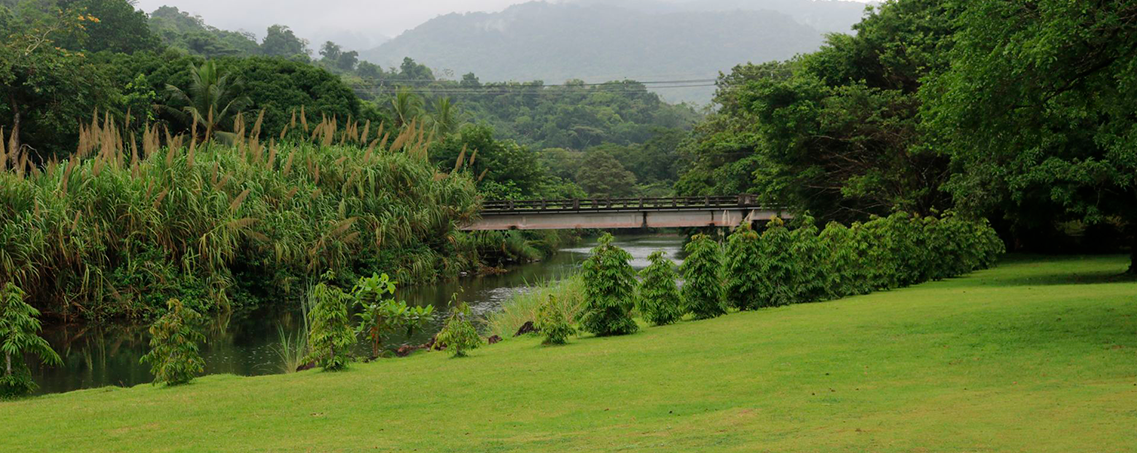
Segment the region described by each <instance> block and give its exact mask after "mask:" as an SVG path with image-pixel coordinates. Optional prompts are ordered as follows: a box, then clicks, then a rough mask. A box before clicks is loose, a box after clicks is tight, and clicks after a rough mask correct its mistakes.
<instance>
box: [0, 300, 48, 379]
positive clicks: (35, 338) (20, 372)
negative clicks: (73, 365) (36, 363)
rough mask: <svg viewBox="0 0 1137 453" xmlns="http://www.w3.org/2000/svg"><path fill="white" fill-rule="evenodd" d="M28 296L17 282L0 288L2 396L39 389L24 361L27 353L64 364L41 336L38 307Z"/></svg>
mask: <svg viewBox="0 0 1137 453" xmlns="http://www.w3.org/2000/svg"><path fill="white" fill-rule="evenodd" d="M25 297H26V295H25V294H24V292H23V290H21V289H20V288H19V287H17V286H16V285H15V284H14V283H12V282H8V283H5V284H4V289H3V290H0V352H3V353H4V374H3V376H0V398H11V397H16V396H21V395H25V394H27V393H30V392H31V391H33V390H35V389H36V384H35V382H34V381H32V378H31V373H30V372H29V371H28V365H27V363H24V355H25V354H34V355H36V356H37V357H39V359H40V361H41V362H43V363H44V364H45V365H49V366H58V365H62V364H63V360H62V359H60V358H59V354H56V353H55V351H54V350H52V349H51V345H49V344H48V343H47V340H44V339H43V338H42V337H40V336H39V331H40V322H39V319H37V318H38V317H39V310H36V309H35V308H34V307H32V306H31V305H28V304H27V303H26V302H24V298H25Z"/></svg>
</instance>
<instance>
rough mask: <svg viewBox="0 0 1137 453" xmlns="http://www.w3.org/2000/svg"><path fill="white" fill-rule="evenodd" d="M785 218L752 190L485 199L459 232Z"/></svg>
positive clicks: (669, 225)
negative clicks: (669, 195)
mask: <svg viewBox="0 0 1137 453" xmlns="http://www.w3.org/2000/svg"><path fill="white" fill-rule="evenodd" d="M779 216H780V217H783V218H787V216H786V215H784V214H782V210H781V209H779V208H771V207H766V206H762V205H761V204H759V203H758V202H757V197H755V196H754V195H738V196H730V197H672V198H606V199H595V200H527V201H487V202H485V203H483V207H482V215H481V219H479V220H477V221H475V222H474V223H473V224H470V225H467V226H465V227H464V228H462V229H463V230H465V231H501V230H570V229H593V228H595V229H618V228H695V227H729V228H733V227H736V226H738V225H740V224H742V222H751V223H754V222H760V221H767V220H770V219H772V218H774V217H779Z"/></svg>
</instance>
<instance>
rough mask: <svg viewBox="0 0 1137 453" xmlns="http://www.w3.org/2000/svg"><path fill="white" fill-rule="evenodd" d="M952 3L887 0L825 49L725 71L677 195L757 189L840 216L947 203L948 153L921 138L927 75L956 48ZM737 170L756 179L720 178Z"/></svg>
mask: <svg viewBox="0 0 1137 453" xmlns="http://www.w3.org/2000/svg"><path fill="white" fill-rule="evenodd" d="M947 8H949V7H948V6H944V4H943V2H938V1H933V0H910V1H904V2H898V3H889V4H887V5H885V6H884V7H882V8H880V9H879V10H877V11H876V12H874V13H873V14H872V15H870V16H868V17H866V18H865V20H864V21H862V22H861V23H860V24H858V25H856V26H855V27H854V28H855V29H856V30H857V34H856V35H855V36H849V35H831V36H830V37H829V38H828V39H827V42H826V45H825V46H823V47H822V49H821V50H820V51H819V52H816V53H813V54H807V55H803V56H801V57H798V58H796V59H794V60H792V61H789V62H786V63H780V64H779V63H771V64H765V65H760V66H740V67H738V68H736V69H735V71H734V73H732V74H731V75H729V76H723V78H722V79H721V80H720V90H719V93H718V96H717V97H716V101H717V102H718V103H720V104H721V105H722V106H723V108H722V109H721V110H720V113H718V114H717V115H716V118H713V119H711V120H710V121H709V122H708V123H707V124H705V125H703V126H701V127H700V129H699V134H698V135H697V137H698V141H697V142H695V143H694V145H693V149H692V151H691V152H692V153H693V154H694V159H695V163H694V165H693V167H692V171H691V172H689V174H688V175H686V176H685V177H684V179H685V181H684V184H683V185H681V191H682V192H684V193H688V194H692V195H695V194H708V193H717V194H726V193H728V192H729V193H730V194H736V193H739V192H753V193H757V194H759V195H760V196H761V197H762V199H763V200H764V201H767V202H770V203H776V204H783V205H789V206H792V207H794V208H796V209H800V210H801V211H800V212H806V211H809V212H814V213H819V214H822V215H823V216H824V217H826V218H830V219H841V220H845V221H849V220H853V219H858V218H862V217H863V216H865V215H866V214H879V215H885V214H887V213H889V212H890V211H891V210H892V209H893V208H899V209H906V210H914V211H916V212H922V213H930V212H931V211H932V210H933V209H937V208H938V209H943V208H946V207H949V206H950V204H949V203H950V199H949V198H948V197H946V196H945V195H944V194H943V193H942V192H941V191H940V190H939V186H940V184H941V183H942V182H943V181H944V180H945V179H946V176H947V164H946V160H945V159H944V158H943V157H942V156H940V155H938V154H936V153H935V152H934V151H933V150H931V149H928V148H927V147H926V146H924V143H923V140H922V136H921V135H920V134H919V133H918V125H919V121H918V119H917V114H918V109H919V102H918V97H917V92H918V90H919V88H920V79H921V77H923V76H924V75H926V74H928V73H929V72H930V71H933V70H935V69H936V68H937V67H940V66H942V64H943V58H942V57H941V56H940V54H938V53H937V50H938V49H940V48H942V47H944V46H948V45H950V40H948V39H947V37H948V36H949V35H950V26H949V24H950V17H951V16H950V14H949V12H948V11H946V9H947ZM732 171H737V173H735V174H733V175H732V176H735V177H741V178H744V179H743V180H742V181H749V183H744V184H743V185H742V186H738V185H737V184H740V182H739V181H738V180H737V179H723V178H721V177H716V175H717V176H722V175H723V172H732ZM727 174H729V173H727ZM739 189H741V190H739Z"/></svg>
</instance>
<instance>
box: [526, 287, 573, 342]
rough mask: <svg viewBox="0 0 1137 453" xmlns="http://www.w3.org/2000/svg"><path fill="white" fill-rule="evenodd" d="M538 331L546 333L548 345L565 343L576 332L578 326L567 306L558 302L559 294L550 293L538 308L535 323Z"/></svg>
mask: <svg viewBox="0 0 1137 453" xmlns="http://www.w3.org/2000/svg"><path fill="white" fill-rule="evenodd" d="M534 324H535V325H534V327H536V328H537V331H539V332H541V333H542V334H543V335H545V341H544V342H543V344H546V345H557V344H565V342H566V340H568V337H569V336H571V335H575V334H576V327H575V326H573V324H572V319H571V318H570V317H569V315H568V313H567V312H566V310H565V307H564V306H563V305H562V304H560V303H558V302H557V296H556V295H555V294H550V295H549V298H548V299H546V300H545V302H543V303H541V306H540V307H538V308H537V319H536V322H535V323H534Z"/></svg>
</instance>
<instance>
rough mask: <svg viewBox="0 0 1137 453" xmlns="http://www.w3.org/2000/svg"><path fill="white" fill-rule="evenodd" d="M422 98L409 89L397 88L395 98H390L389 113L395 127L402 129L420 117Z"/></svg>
mask: <svg viewBox="0 0 1137 453" xmlns="http://www.w3.org/2000/svg"><path fill="white" fill-rule="evenodd" d="M422 102H423V101H422V98H421V97H419V96H418V95H417V94H415V93H414V92H412V91H411V90H410V89H409V88H406V87H403V88H399V89H398V91H396V92H395V97H393V98H391V112H392V113H393V115H392V116H394V118H395V127H397V128H400V129H402V128H404V127H406V126H407V125H409V124H411V123H412V122H415V121H418V119H419V118H420V117H422Z"/></svg>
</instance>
